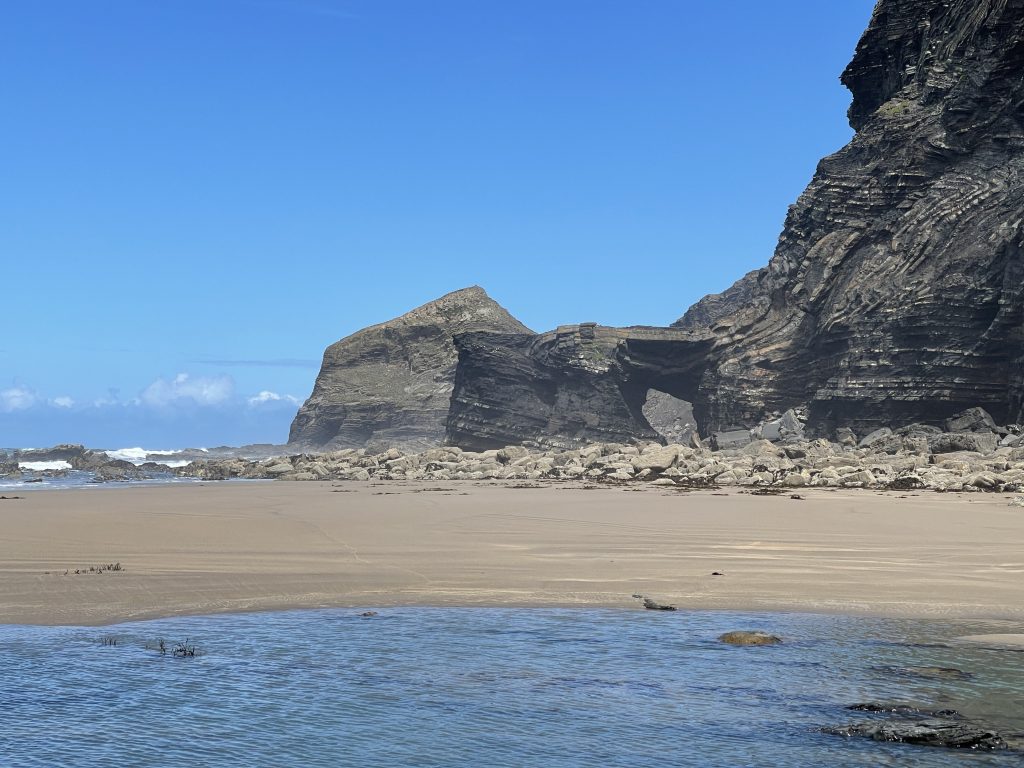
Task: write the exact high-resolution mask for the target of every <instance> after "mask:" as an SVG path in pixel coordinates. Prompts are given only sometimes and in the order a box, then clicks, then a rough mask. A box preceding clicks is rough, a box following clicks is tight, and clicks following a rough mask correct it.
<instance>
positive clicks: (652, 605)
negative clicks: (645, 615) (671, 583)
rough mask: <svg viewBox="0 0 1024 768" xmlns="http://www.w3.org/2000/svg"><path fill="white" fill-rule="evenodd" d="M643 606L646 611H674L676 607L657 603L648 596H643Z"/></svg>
mask: <svg viewBox="0 0 1024 768" xmlns="http://www.w3.org/2000/svg"><path fill="white" fill-rule="evenodd" d="M644 608H646V609H647V610H648V611H674V610H676V607H675V606H674V605H665V604H664V603H659V602H657V601H656V600H651V598H649V597H645V598H644Z"/></svg>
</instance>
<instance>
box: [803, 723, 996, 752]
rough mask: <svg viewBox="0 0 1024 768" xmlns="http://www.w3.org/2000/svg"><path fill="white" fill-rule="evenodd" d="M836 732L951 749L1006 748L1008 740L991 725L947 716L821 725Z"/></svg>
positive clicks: (848, 735) (835, 733) (827, 731)
mask: <svg viewBox="0 0 1024 768" xmlns="http://www.w3.org/2000/svg"><path fill="white" fill-rule="evenodd" d="M822 730H823V731H824V732H825V733H831V734H834V735H836V736H846V737H851V736H861V737H864V738H868V739H874V740H875V741H897V742H902V743H905V744H918V745H921V746H928V747H947V748H949V749H984V750H994V749H1006V748H1007V746H1008V745H1007V743H1006V740H1005V739H1004V738H1003V737H1002V736H1000V735H999V734H998V733H997V732H995V731H993V730H990V729H988V728H982V727H979V726H976V725H972V724H971V723H969V722H966V721H963V720H956V719H946V718H928V719H913V720H882V721H874V720H872V721H868V722H863V723H852V724H850V725H841V726H835V727H829V728H824V729H822Z"/></svg>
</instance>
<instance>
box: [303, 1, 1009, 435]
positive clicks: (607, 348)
mask: <svg viewBox="0 0 1024 768" xmlns="http://www.w3.org/2000/svg"><path fill="white" fill-rule="evenodd" d="M1022 73H1024V3H1021V2H1020V1H1019V0H881V1H880V2H879V3H878V5H877V7H876V8H875V11H874V14H873V16H872V18H871V20H870V23H869V25H868V28H867V31H866V32H865V33H864V35H863V37H862V39H861V41H860V43H859V45H858V47H857V50H856V53H855V55H854V57H853V60H852V62H851V63H850V65H849V67H848V68H847V69H846V71H845V72H844V73H843V74H842V81H843V83H844V84H845V85H846V86H847V87H848V88H849V90H850V92H851V93H852V96H853V100H852V104H851V107H850V110H849V120H850V124H851V126H852V127H853V128H854V130H855V131H856V134H855V136H854V138H853V140H852V141H851V142H850V143H849V144H848V145H847V146H846V147H844V148H843V149H841V150H840V151H839V152H837V153H836V154H834V155H832V156H830V157H827V158H825V159H824V160H822V161H821V163H820V164H819V166H818V169H817V172H816V173H815V175H814V178H813V180H812V181H811V183H810V185H809V186H808V188H807V190H806V191H805V192H804V193H803V194H802V195H801V196H800V198H799V199H798V200H797V202H796V203H795V204H794V205H793V206H792V207H791V208H790V210H789V213H788V215H787V217H786V222H785V227H784V230H783V233H782V235H781V237H780V239H779V243H778V246H777V248H776V251H775V254H774V256H773V258H772V259H771V261H770V262H769V264H768V265H767V266H766V267H765V268H763V269H760V270H756V271H754V272H751V273H750V274H748V275H746V276H745V277H743V278H742V279H740V280H739V281H738V282H737V283H736V284H735V285H733V286H732V287H731V288H729V289H728V290H726V291H724V292H723V293H721V294H716V295H713V296H708V297H706V298H704V299H703V300H701V301H700V302H698V304H696V305H695V306H694V307H692V308H690V309H689V310H688V311H687V312H686V313H685V314H684V315H683V317H682V318H681V319H680V320H678V321H677V322H676V323H674V324H673V326H672V327H669V328H639V327H637V328H610V327H603V326H599V325H595V324H582V325H568V326H563V327H560V328H558V329H556V330H553V331H549V332H546V333H541V334H533V333H530V332H528V331H526V330H525V329H524V328H522V327H520V324H519V323H517V322H516V321H515V320H514V319H512V318H511V316H509V315H508V314H507V313H506V312H505V311H504V310H501V309H500V308H498V307H496V305H495V306H494V307H491V308H490V311H489V312H488V313H486V315H487V316H486V318H483V319H482V320H481V322H477V323H476V324H475V327H474V323H472V322H451V321H450V319H449V318H448V317H447V316H446V315H445V313H443V312H442V313H440V316H435V313H429V312H428V313H427V314H428V315H429V317H428V318H427V319H426V320H425V321H424V322H420V321H418V320H417V321H416V322H412V323H409V322H407V321H406V320H405V318H399V319H398V320H396V321H392V323H387V324H384V325H383V326H375V327H374V328H373V329H367V331H363V332H360V334H356V335H355V336H352V337H350V338H349V339H346V340H343V341H342V342H339V343H338V344H336V345H334V346H333V347H331V348H330V349H329V350H328V352H327V354H326V355H325V359H324V368H323V370H322V371H321V374H320V377H319V378H318V380H317V384H316V387H315V389H314V392H313V395H312V397H311V398H310V400H309V401H308V402H307V403H306V405H304V406H303V409H302V411H301V412H300V414H299V417H298V418H297V419H296V422H295V424H294V425H293V428H292V435H291V440H292V442H293V443H295V444H296V445H297V446H308V445H313V446H320V447H329V448H335V447H337V448H341V447H352V448H357V447H367V448H368V449H369V450H370V451H371V452H372V453H378V452H379V451H380V450H381V449H383V448H385V447H399V448H403V447H404V448H416V449H422V448H426V447H431V446H438V445H440V444H441V443H442V441H444V442H447V444H449V445H452V446H458V447H460V448H462V449H466V450H472V451H487V450H495V449H500V448H502V447H504V446H506V445H509V444H516V445H526V446H530V447H531V448H537V449H569V448H572V449H582V448H585V447H586V446H588V445H590V444H593V443H633V444H641V445H642V444H643V443H645V442H648V441H658V442H663V443H667V442H671V441H673V440H683V441H684V442H685V440H686V434H685V433H684V432H681V431H680V430H679V429H676V431H675V432H671V429H670V428H671V427H672V425H673V424H675V425H676V426H677V427H679V428H684V429H685V424H686V423H687V422H688V421H692V422H693V426H694V427H695V428H696V429H697V430H698V431H699V434H700V435H702V436H704V437H705V438H711V439H712V440H715V441H718V442H723V443H728V442H729V440H730V439H731V438H730V437H729V435H731V434H735V433H740V434H742V433H744V432H746V431H749V430H750V429H756V428H758V427H759V426H760V425H761V424H764V423H767V422H771V421H773V420H775V419H778V418H779V417H781V416H782V414H784V413H785V412H787V411H789V410H793V411H797V412H799V413H801V414H802V415H803V417H804V419H803V422H804V425H805V429H806V434H807V435H808V436H813V437H818V438H827V439H830V440H833V441H842V440H844V439H845V436H846V435H847V432H848V431H849V430H852V432H853V433H854V434H855V436H856V439H857V440H858V441H859V440H860V439H861V438H864V437H865V436H867V435H869V434H870V433H873V432H874V431H875V430H877V429H880V428H889V429H893V430H899V429H902V428H905V427H908V426H909V425H915V424H916V425H924V426H927V427H935V428H943V425H944V422H945V421H946V420H947V419H949V418H950V417H952V416H954V415H955V414H956V413H958V412H961V411H963V410H965V409H968V408H971V407H975V406H977V407H981V408H984V409H985V410H986V411H988V412H989V413H991V414H992V415H993V417H994V419H995V421H997V422H999V423H1001V424H1004V423H1011V424H1012V423H1016V422H1020V421H1022V420H1024V415H1022V404H1024V354H1022V349H1024V347H1022V341H1024V259H1022V253H1024V218H1022V211H1024V173H1022V171H1024V106H1022V105H1024V79H1022ZM460 293H462V292H460ZM458 295H460V294H452V296H458ZM448 298H449V297H445V299H442V300H441V301H442V302H444V301H446V300H447V299H448ZM427 306H428V307H430V306H431V305H427ZM416 313H421V314H422V310H417V311H416V312H414V313H412V314H413V315H415V314H416ZM457 314H458V313H457ZM409 317H410V316H406V318H409ZM407 325H408V326H413V327H414V328H415V329H416V330H415V331H412V332H406V331H404V330H399V328H405V327H406V326H407ZM396 326H397V328H396ZM361 334H362V335H361ZM371 339H372V341H371ZM410 344H411V345H412V346H410ZM456 356H457V362H456ZM396 361H397V362H396ZM652 397H654V398H660V399H661V402H662V403H663V402H669V403H678V404H680V406H679V408H677V409H675V410H676V411H677V414H682V413H684V412H685V409H686V408H689V407H691V406H692V414H693V415H692V419H688V418H687V417H686V416H685V415H670V417H669V418H668V419H667V420H661V421H660V422H659V424H658V426H657V427H656V426H655V425H654V421H657V420H658V419H657V415H658V414H659V413H660V412H661V410H662V409H660V408H659V407H657V405H658V403H653V404H652ZM664 398H669V400H668V401H665V400H664ZM652 419H653V420H652ZM442 422H443V423H444V426H443V428H442V427H441V426H440V424H441V423H442ZM666 432H669V434H666Z"/></svg>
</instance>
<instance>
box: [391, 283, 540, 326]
mask: <svg viewBox="0 0 1024 768" xmlns="http://www.w3.org/2000/svg"><path fill="white" fill-rule="evenodd" d="M426 318H436V319H438V320H441V321H444V324H445V325H451V326H453V328H452V330H453V331H454V332H456V333H459V332H462V331H463V330H491V331H496V332H500V333H533V331H531V330H530V329H529V328H527V327H526V326H525V325H523V324H522V323H520V322H519V321H518V320H516V319H515V318H514V317H513V316H512V315H511V314H510V313H509V312H508V310H506V309H505V308H504V307H503V306H501V305H500V304H499V303H498V302H496V301H495V300H494V299H492V298H491V297H490V296H488V295H487V291H485V290H484V289H483V288H481V287H480V286H479V285H471V286H469V287H468V288H462V289H460V290H458V291H452V292H451V293H446V294H445V295H444V296H441V297H440V298H437V299H434V300H433V301H429V302H427V303H426V304H423V305H422V306H419V307H417V308H416V309H414V310H411V311H410V312H407V313H406V314H404V315H402V316H401V317H400V318H396V321H406V322H409V321H422V320H424V319H426ZM393 322H394V321H393Z"/></svg>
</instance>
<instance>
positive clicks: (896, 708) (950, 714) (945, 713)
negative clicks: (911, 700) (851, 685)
mask: <svg viewBox="0 0 1024 768" xmlns="http://www.w3.org/2000/svg"><path fill="white" fill-rule="evenodd" d="M847 709H851V710H853V711H854V712H879V713H885V714H890V715H899V716H900V717H925V718H935V717H938V718H957V717H960V713H959V712H957V711H956V710H955V709H922V708H920V707H912V706H910V705H909V704H879V703H877V702H867V703H864V704H851V705H850V706H849V707H847Z"/></svg>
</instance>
